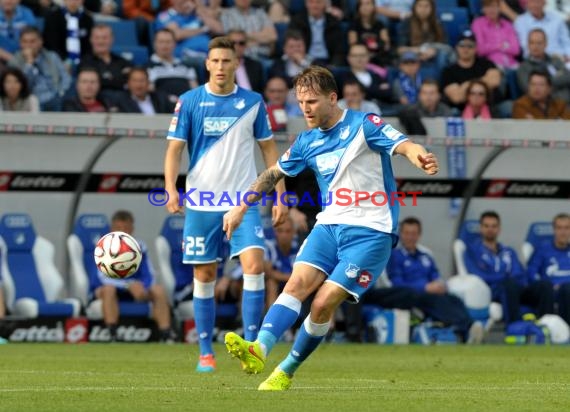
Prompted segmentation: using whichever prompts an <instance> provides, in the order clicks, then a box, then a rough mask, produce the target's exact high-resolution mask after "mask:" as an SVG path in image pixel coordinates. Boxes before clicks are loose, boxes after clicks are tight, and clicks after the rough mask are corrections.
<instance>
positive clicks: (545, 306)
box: [502, 279, 554, 324]
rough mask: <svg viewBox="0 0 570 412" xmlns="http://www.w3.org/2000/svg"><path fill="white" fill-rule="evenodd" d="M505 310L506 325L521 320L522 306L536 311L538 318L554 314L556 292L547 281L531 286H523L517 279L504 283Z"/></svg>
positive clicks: (503, 302)
mask: <svg viewBox="0 0 570 412" xmlns="http://www.w3.org/2000/svg"><path fill="white" fill-rule="evenodd" d="M503 291H504V296H503V301H502V304H503V310H504V312H505V313H504V315H503V317H504V320H505V323H507V324H509V323H511V322H514V321H516V320H520V318H521V314H520V311H521V304H523V305H527V306H530V307H532V308H533V309H535V310H536V312H537V315H538V317H541V316H542V315H545V314H547V313H554V290H553V288H552V284H551V283H550V282H549V281H547V280H539V281H537V282H533V283H531V284H530V285H529V286H526V287H525V286H521V285H519V284H518V283H517V281H516V280H515V279H506V280H505V281H503Z"/></svg>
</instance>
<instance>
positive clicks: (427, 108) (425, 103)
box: [398, 79, 454, 135]
mask: <svg viewBox="0 0 570 412" xmlns="http://www.w3.org/2000/svg"><path fill="white" fill-rule="evenodd" d="M453 114H454V113H453V112H452V110H451V109H450V108H449V106H448V105H446V104H445V103H442V102H441V94H440V93H439V85H438V83H437V82H436V81H435V80H433V79H427V80H424V81H423V82H422V85H421V86H420V94H419V96H418V102H417V103H415V104H412V105H410V106H405V107H404V108H403V109H402V110H400V112H399V113H398V119H399V120H400V124H401V125H402V126H403V127H404V128H405V129H406V132H407V133H408V134H410V135H427V130H426V128H425V126H424V124H423V122H422V117H448V116H452V115H453Z"/></svg>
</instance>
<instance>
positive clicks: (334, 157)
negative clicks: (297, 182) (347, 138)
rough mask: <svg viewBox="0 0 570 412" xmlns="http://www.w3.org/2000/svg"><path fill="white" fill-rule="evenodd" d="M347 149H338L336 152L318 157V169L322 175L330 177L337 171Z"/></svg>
mask: <svg viewBox="0 0 570 412" xmlns="http://www.w3.org/2000/svg"><path fill="white" fill-rule="evenodd" d="M344 150H345V149H338V150H335V151H334V152H329V153H323V154H322V155H318V156H317V158H316V160H317V168H318V169H319V172H321V175H323V176H324V175H329V174H331V173H333V172H334V171H335V170H336V167H337V166H338V163H339V162H340V159H341V158H342V155H343V154H344Z"/></svg>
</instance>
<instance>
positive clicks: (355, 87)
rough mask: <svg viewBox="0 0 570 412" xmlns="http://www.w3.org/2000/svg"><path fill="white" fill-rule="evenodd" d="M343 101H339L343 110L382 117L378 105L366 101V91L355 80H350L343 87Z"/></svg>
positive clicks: (339, 105)
mask: <svg viewBox="0 0 570 412" xmlns="http://www.w3.org/2000/svg"><path fill="white" fill-rule="evenodd" d="M342 96H343V97H342V99H340V100H339V101H338V107H340V108H341V109H352V110H358V111H359V112H365V113H375V114H377V115H381V114H382V111H381V110H380V108H379V107H378V105H377V104H376V103H374V102H372V101H370V100H364V89H363V88H362V84H360V83H359V82H358V81H357V80H355V79H352V80H351V79H349V80H347V81H346V82H344V85H343V86H342Z"/></svg>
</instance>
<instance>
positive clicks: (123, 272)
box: [93, 232, 142, 279]
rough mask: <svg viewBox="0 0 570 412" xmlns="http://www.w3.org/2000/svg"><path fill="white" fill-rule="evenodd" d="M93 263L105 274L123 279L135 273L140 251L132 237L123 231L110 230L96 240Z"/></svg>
mask: <svg viewBox="0 0 570 412" xmlns="http://www.w3.org/2000/svg"><path fill="white" fill-rule="evenodd" d="M93 255H94V257H95V264H96V265H97V269H99V270H100V271H101V272H102V273H103V274H104V275H105V276H108V277H110V278H113V279H125V278H128V277H130V276H132V275H134V274H135V273H136V271H137V270H138V269H139V266H140V264H141V260H142V251H141V247H140V245H139V244H138V242H137V241H136V240H135V238H134V237H132V236H131V235H129V234H128V233H125V232H110V233H107V234H106V235H105V236H103V237H102V238H101V239H99V241H98V242H97V245H96V246H95V251H94V252H93Z"/></svg>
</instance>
